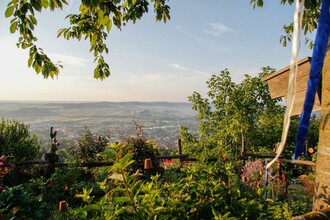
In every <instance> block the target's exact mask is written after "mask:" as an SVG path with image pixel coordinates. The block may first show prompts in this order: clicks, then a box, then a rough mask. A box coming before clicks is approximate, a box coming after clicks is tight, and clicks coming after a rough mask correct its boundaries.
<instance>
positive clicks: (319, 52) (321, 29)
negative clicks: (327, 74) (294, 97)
mask: <svg viewBox="0 0 330 220" xmlns="http://www.w3.org/2000/svg"><path fill="white" fill-rule="evenodd" d="M329 6H330V0H323V1H322V5H321V13H320V18H319V22H318V27H317V32H316V37H315V44H314V49H313V55H312V61H311V69H310V73H309V79H308V85H307V92H306V98H305V103H304V108H303V111H302V113H301V116H300V121H299V127H298V135H297V141H296V149H295V152H294V156H293V159H294V160H296V159H297V158H298V157H300V156H301V154H302V151H303V149H304V146H305V140H306V136H307V132H308V126H309V120H310V116H311V112H312V109H313V105H314V101H315V95H316V92H317V89H318V86H319V84H320V80H321V72H322V67H323V62H324V57H325V54H326V51H327V45H328V39H329V34H330V8H329Z"/></svg>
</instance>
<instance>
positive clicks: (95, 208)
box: [86, 204, 101, 211]
mask: <svg viewBox="0 0 330 220" xmlns="http://www.w3.org/2000/svg"><path fill="white" fill-rule="evenodd" d="M86 210H87V211H90V210H97V211H101V208H100V207H99V206H98V205H96V204H90V205H88V206H86Z"/></svg>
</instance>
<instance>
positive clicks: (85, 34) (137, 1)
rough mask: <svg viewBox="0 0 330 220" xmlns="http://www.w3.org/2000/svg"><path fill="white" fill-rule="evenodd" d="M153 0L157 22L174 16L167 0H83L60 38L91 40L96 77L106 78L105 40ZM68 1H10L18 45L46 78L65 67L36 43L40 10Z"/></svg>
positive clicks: (9, 12) (138, 16)
mask: <svg viewBox="0 0 330 220" xmlns="http://www.w3.org/2000/svg"><path fill="white" fill-rule="evenodd" d="M150 3H151V4H152V8H153V9H154V12H155V14H156V20H157V21H164V22H166V21H167V20H168V19H170V15H169V11H170V7H169V6H168V5H167V4H166V0H149V1H148V0H82V1H81V4H80V6H79V12H78V13H77V14H69V15H67V16H66V18H67V19H69V21H70V26H69V27H67V28H63V29H60V30H59V31H58V35H57V37H61V36H63V37H64V38H65V39H67V40H69V39H72V38H74V39H78V40H79V41H80V40H82V39H83V40H88V41H89V42H90V52H92V53H93V54H94V57H95V59H94V62H95V63H96V67H95V69H94V77H95V78H96V79H101V80H103V79H104V78H106V77H108V76H109V75H110V68H109V65H108V64H107V63H106V62H105V60H104V54H107V53H108V52H109V50H108V47H107V45H106V43H105V41H106V39H107V37H108V34H109V32H110V31H111V29H112V27H113V25H114V26H116V27H117V28H119V29H121V28H122V26H125V25H126V24H127V23H128V22H133V23H135V22H136V20H138V19H141V18H142V16H143V15H144V14H145V13H147V12H148V11H149V8H150ZM66 4H68V3H67V1H66V0H9V3H8V5H7V9H6V11H5V16H6V17H7V18H10V32H11V33H18V34H19V36H20V37H19V39H18V42H17V46H18V47H20V48H22V49H29V59H28V66H29V67H32V68H33V69H34V70H35V71H36V72H37V74H39V73H41V74H42V75H43V76H44V78H48V77H51V78H54V76H57V75H58V73H59V68H61V67H62V66H61V65H60V64H59V63H57V64H55V63H53V62H52V61H51V60H50V59H49V57H48V56H47V55H46V54H45V53H44V51H43V50H42V49H41V48H39V47H38V46H37V45H36V42H37V40H38V39H37V37H36V36H35V35H34V28H35V26H36V25H37V18H36V16H35V13H36V12H42V10H45V9H49V10H50V11H54V10H55V9H59V10H62V9H63V6H64V5H66Z"/></svg>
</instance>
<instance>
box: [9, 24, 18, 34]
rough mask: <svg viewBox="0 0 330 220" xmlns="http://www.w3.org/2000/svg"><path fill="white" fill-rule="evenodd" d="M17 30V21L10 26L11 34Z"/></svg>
mask: <svg viewBox="0 0 330 220" xmlns="http://www.w3.org/2000/svg"><path fill="white" fill-rule="evenodd" d="M16 30H17V21H15V22H13V23H12V24H11V25H10V33H15V32H16Z"/></svg>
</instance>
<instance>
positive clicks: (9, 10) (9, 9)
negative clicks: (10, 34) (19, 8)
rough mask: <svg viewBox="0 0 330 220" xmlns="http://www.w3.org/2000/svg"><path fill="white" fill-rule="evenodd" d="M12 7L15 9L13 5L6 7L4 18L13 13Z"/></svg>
mask: <svg viewBox="0 0 330 220" xmlns="http://www.w3.org/2000/svg"><path fill="white" fill-rule="evenodd" d="M14 9H15V7H14V6H9V7H8V8H7V10H6V12H5V16H6V18H8V17H10V16H12V15H13V13H14Z"/></svg>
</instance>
